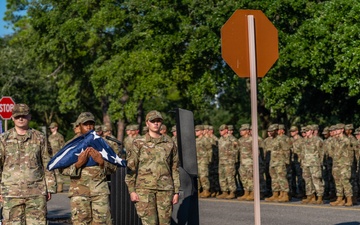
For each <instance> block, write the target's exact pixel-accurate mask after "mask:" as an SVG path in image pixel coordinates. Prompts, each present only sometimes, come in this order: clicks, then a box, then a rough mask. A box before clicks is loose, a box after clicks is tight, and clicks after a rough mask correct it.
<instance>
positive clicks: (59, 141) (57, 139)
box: [48, 132, 65, 155]
mask: <svg viewBox="0 0 360 225" xmlns="http://www.w3.org/2000/svg"><path fill="white" fill-rule="evenodd" d="M48 140H49V142H50V146H51V150H52V155H55V154H56V153H57V152H58V151H59V150H60V149H61V148H62V147H64V144H65V140H64V136H62V134H60V133H58V132H56V133H55V134H51V135H50V136H49V138H48Z"/></svg>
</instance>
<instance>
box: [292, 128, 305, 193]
mask: <svg viewBox="0 0 360 225" xmlns="http://www.w3.org/2000/svg"><path fill="white" fill-rule="evenodd" d="M289 131H290V135H291V138H290V141H291V158H290V159H291V162H290V164H291V166H292V180H291V181H292V182H291V183H290V185H291V186H292V189H293V191H294V194H295V196H296V197H297V198H300V199H302V198H303V196H304V193H305V191H304V189H305V184H304V179H303V177H302V169H301V166H300V159H299V154H300V150H301V146H302V142H303V138H302V137H301V136H300V135H299V129H298V127H297V126H291V127H290V130H289ZM303 131H304V130H303Z"/></svg>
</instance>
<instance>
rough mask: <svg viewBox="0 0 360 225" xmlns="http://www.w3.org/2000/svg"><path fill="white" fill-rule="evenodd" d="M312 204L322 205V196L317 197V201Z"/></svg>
mask: <svg viewBox="0 0 360 225" xmlns="http://www.w3.org/2000/svg"><path fill="white" fill-rule="evenodd" d="M313 204H317V205H321V204H324V202H323V196H318V197H317V200H316V201H315V202H314V203H313Z"/></svg>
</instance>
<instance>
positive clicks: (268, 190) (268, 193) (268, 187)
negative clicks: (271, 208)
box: [263, 131, 273, 197]
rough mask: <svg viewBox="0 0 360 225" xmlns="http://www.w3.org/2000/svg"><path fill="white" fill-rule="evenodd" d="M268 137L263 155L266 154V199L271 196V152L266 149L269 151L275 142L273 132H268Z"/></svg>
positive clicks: (264, 144)
mask: <svg viewBox="0 0 360 225" xmlns="http://www.w3.org/2000/svg"><path fill="white" fill-rule="evenodd" d="M266 133H267V137H266V138H265V139H264V141H263V154H264V163H265V168H264V173H265V186H266V189H265V194H264V196H265V197H269V196H271V192H272V191H271V176H270V171H269V165H270V153H271V152H270V151H266V149H269V147H270V146H271V142H272V141H273V137H272V136H271V132H269V131H267V132H266Z"/></svg>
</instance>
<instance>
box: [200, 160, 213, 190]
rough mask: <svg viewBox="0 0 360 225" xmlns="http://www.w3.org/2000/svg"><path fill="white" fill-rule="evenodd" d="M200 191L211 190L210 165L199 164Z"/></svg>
mask: <svg viewBox="0 0 360 225" xmlns="http://www.w3.org/2000/svg"><path fill="white" fill-rule="evenodd" d="M198 176H199V178H198V189H199V190H200V189H201V188H202V189H203V190H208V191H209V190H210V182H209V164H207V163H199V164H198Z"/></svg>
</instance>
